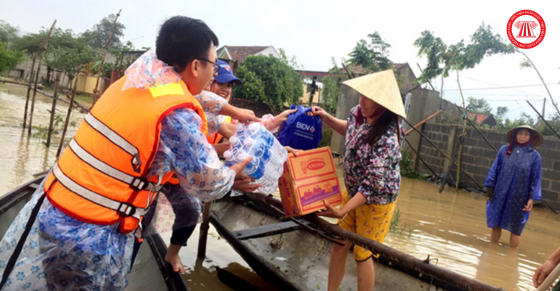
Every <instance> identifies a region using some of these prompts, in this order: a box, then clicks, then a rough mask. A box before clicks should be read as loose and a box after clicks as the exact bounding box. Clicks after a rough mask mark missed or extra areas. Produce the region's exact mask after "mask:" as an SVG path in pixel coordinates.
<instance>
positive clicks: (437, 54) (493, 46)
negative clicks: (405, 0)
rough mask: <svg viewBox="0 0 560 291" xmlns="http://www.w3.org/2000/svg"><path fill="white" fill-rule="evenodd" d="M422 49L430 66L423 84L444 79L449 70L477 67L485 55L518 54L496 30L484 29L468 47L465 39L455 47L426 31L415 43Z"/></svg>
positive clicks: (475, 35)
mask: <svg viewBox="0 0 560 291" xmlns="http://www.w3.org/2000/svg"><path fill="white" fill-rule="evenodd" d="M414 45H415V46H416V47H418V56H425V57H426V58H427V59H428V64H427V66H426V68H425V69H424V71H423V73H422V74H421V75H420V77H418V80H419V81H420V82H422V83H426V82H429V81H431V80H433V79H434V78H436V77H438V76H441V77H442V79H443V78H446V77H448V76H449V71H450V70H454V71H457V73H458V72H459V71H462V70H464V69H470V68H474V67H475V66H476V65H477V64H479V63H480V62H481V61H482V59H484V57H485V56H492V55H494V54H510V53H513V52H515V50H514V46H513V45H512V44H511V43H509V44H508V43H505V42H504V41H502V38H501V36H500V35H499V34H494V33H493V32H492V27H490V26H486V25H484V23H482V25H481V26H479V27H478V29H477V30H476V31H475V32H474V34H473V35H471V42H470V43H469V44H467V45H465V42H464V41H463V40H461V41H460V42H458V43H457V44H454V45H449V46H448V45H446V44H445V43H444V42H443V41H442V40H441V38H439V37H435V36H434V35H433V33H432V32H430V31H427V30H426V31H423V32H422V34H421V36H420V37H419V38H418V39H416V40H415V41H414Z"/></svg>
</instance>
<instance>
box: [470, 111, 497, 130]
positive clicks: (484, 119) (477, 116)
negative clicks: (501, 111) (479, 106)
mask: <svg viewBox="0 0 560 291" xmlns="http://www.w3.org/2000/svg"><path fill="white" fill-rule="evenodd" d="M469 118H470V119H471V120H473V121H474V122H476V124H479V125H482V124H486V125H488V126H490V127H492V126H496V124H497V123H496V120H495V119H494V116H493V115H492V114H481V113H469Z"/></svg>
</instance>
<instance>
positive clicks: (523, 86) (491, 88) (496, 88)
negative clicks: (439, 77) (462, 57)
mask: <svg viewBox="0 0 560 291" xmlns="http://www.w3.org/2000/svg"><path fill="white" fill-rule="evenodd" d="M546 85H549V86H550V85H559V84H557V83H551V84H546ZM538 86H542V84H536V85H519V86H507V87H487V88H468V89H463V91H475V90H500V89H512V88H526V87H538ZM445 91H459V89H447V90H445Z"/></svg>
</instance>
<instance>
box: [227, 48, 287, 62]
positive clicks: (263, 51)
mask: <svg viewBox="0 0 560 291" xmlns="http://www.w3.org/2000/svg"><path fill="white" fill-rule="evenodd" d="M217 52H218V59H220V60H223V61H226V62H228V63H230V64H231V63H233V62H238V63H242V62H243V61H244V60H245V58H246V57H248V56H261V55H263V56H273V57H275V58H280V54H279V53H278V51H277V50H276V49H275V48H274V47H273V46H271V45H270V46H230V45H224V46H223V47H221V48H219V49H218V51H217Z"/></svg>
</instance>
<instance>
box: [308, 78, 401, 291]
mask: <svg viewBox="0 0 560 291" xmlns="http://www.w3.org/2000/svg"><path fill="white" fill-rule="evenodd" d="M345 84H346V85H348V86H349V87H351V88H352V89H354V90H356V91H358V93H360V101H359V104H358V106H356V107H354V108H352V109H351V110H350V116H349V117H348V119H347V120H341V119H337V118H335V117H333V116H332V115H330V114H328V113H327V112H325V111H324V110H323V109H321V108H318V107H314V108H313V113H314V115H318V116H320V117H321V119H322V121H323V122H324V123H326V124H327V125H328V126H330V127H331V128H332V129H334V130H335V131H336V132H338V133H340V134H341V135H345V136H346V138H345V145H346V146H345V152H344V182H345V185H346V191H345V192H344V194H343V200H344V204H343V206H342V207H341V208H340V209H335V208H333V207H331V206H330V205H328V203H326V201H325V207H326V208H327V210H326V211H324V212H321V213H319V215H323V216H328V217H334V218H339V219H341V220H340V226H341V227H342V228H344V229H346V230H349V231H352V232H354V233H357V234H359V235H361V236H363V237H366V238H369V239H372V240H375V241H378V242H381V243H382V242H383V240H384V238H385V235H387V232H388V231H389V225H390V222H391V217H392V214H393V209H394V207H395V204H396V200H397V196H398V193H399V186H400V180H401V178H400V169H399V161H400V160H401V152H400V145H399V143H400V139H401V138H400V136H399V134H400V130H399V125H398V117H399V116H402V117H404V116H405V113H404V106H403V104H402V99H401V96H400V93H399V89H398V85H397V83H396V80H395V77H394V73H393V71H392V70H388V71H383V72H380V73H376V74H371V75H367V76H364V77H360V78H357V79H353V80H349V81H346V82H345ZM342 244H343V245H342V246H340V245H334V247H333V250H332V254H331V260H330V265H329V282H328V290H329V291H335V290H338V288H339V285H340V283H341V282H342V278H343V276H344V271H345V269H346V259H347V256H348V250H349V249H350V246H351V243H350V242H347V241H343V242H342ZM373 256H374V254H372V253H371V251H369V250H367V249H364V248H362V247H360V246H354V259H355V260H356V261H357V264H358V265H357V270H358V290H359V291H363V290H372V289H373V286H374V283H375V270H374V267H373V259H372V257H373Z"/></svg>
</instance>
